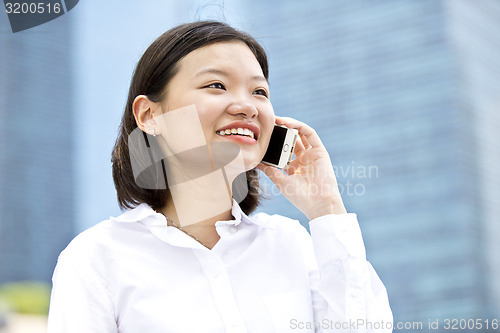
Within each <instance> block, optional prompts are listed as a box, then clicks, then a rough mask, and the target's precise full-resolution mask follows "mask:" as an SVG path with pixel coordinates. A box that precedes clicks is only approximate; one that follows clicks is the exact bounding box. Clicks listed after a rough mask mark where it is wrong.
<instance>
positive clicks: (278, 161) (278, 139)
mask: <svg viewBox="0 0 500 333" xmlns="http://www.w3.org/2000/svg"><path fill="white" fill-rule="evenodd" d="M298 135H299V131H297V130H296V129H295V128H288V127H285V126H282V125H274V129H273V133H272V134H271V140H270V141H269V147H268V148H267V151H266V154H265V155H264V158H263V159H262V163H264V164H267V165H272V166H274V167H276V168H279V169H283V168H284V167H285V166H286V165H288V164H290V162H291V161H292V156H293V148H294V147H295V141H297V136H298Z"/></svg>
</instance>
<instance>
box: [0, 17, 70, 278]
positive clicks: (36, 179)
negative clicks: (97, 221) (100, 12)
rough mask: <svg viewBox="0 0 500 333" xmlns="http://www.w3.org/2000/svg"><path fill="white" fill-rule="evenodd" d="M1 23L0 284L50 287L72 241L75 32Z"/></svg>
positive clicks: (61, 23) (60, 25) (58, 25)
mask: <svg viewBox="0 0 500 333" xmlns="http://www.w3.org/2000/svg"><path fill="white" fill-rule="evenodd" d="M1 16H2V17H1V19H0V283H3V282H9V281H20V280H34V281H44V282H49V281H50V278H51V276H52V271H53V269H54V266H55V264H56V260H57V256H58V254H59V252H61V250H62V249H63V248H64V247H65V246H66V244H67V243H68V242H69V241H70V240H71V237H73V234H74V229H75V228H74V206H75V204H76V203H75V202H74V196H73V191H74V188H73V182H74V177H75V174H74V173H73V171H72V170H73V165H72V163H73V127H74V124H73V117H74V112H73V104H72V88H71V86H72V83H73V82H72V74H71V70H70V63H71V61H72V52H71V33H72V31H71V25H70V22H69V21H67V20H65V19H64V17H62V18H59V19H57V20H55V21H54V22H52V23H51V24H50V25H44V26H40V27H37V28H33V29H31V30H27V31H24V32H19V33H16V34H13V33H12V31H11V30H10V26H9V24H8V21H7V15H3V13H2V15H1Z"/></svg>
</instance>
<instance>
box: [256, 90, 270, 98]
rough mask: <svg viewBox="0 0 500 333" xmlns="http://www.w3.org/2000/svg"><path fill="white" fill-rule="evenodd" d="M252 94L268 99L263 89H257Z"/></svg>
mask: <svg viewBox="0 0 500 333" xmlns="http://www.w3.org/2000/svg"><path fill="white" fill-rule="evenodd" d="M253 93H254V95H262V96H264V97H269V96H268V94H267V91H266V90H264V89H257V90H255V91H254V92H253Z"/></svg>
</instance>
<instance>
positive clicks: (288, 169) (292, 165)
mask: <svg viewBox="0 0 500 333" xmlns="http://www.w3.org/2000/svg"><path fill="white" fill-rule="evenodd" d="M296 161H297V159H294V160H293V161H292V162H290V164H288V165H287V166H285V167H284V168H283V171H285V172H286V174H287V175H289V176H290V175H293V174H295V170H297V167H298V165H297V163H294V162H296Z"/></svg>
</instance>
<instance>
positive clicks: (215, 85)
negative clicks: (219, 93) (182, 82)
mask: <svg viewBox="0 0 500 333" xmlns="http://www.w3.org/2000/svg"><path fill="white" fill-rule="evenodd" d="M205 88H214V89H222V90H226V87H224V85H223V84H222V83H220V82H214V83H210V84H209V85H208V86H206V87H205Z"/></svg>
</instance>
